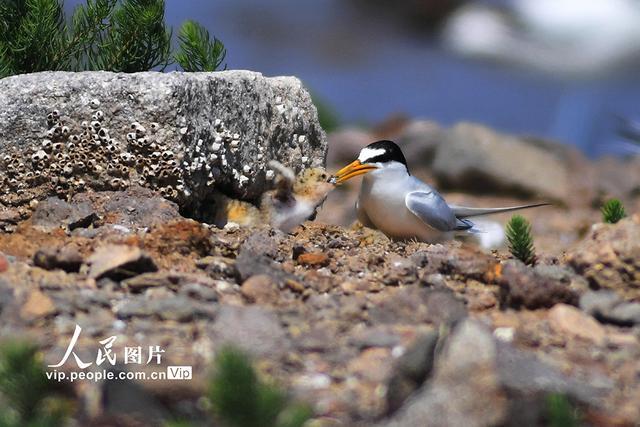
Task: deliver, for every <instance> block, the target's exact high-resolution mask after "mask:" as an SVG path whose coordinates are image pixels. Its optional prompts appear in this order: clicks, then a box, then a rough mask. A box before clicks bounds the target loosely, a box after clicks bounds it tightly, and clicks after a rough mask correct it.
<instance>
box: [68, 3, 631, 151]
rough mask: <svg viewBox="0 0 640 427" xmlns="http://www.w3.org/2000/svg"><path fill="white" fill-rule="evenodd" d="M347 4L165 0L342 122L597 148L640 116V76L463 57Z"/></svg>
mask: <svg viewBox="0 0 640 427" xmlns="http://www.w3.org/2000/svg"><path fill="white" fill-rule="evenodd" d="M77 3H78V0H67V2H66V6H67V7H68V8H70V7H73V6H74V5H75V4H77ZM348 3H349V2H345V1H340V0H322V1H315V2H293V1H290V0H269V1H268V2H264V1H261V0H244V1H238V0H216V1H208V0H188V1H177V0H168V1H167V21H168V23H169V24H171V25H172V26H174V29H175V31H177V28H178V26H179V25H180V23H181V22H183V21H184V20H186V19H195V20H197V21H199V22H201V23H202V24H204V25H205V26H207V28H208V29H209V30H210V32H211V33H212V34H214V35H216V37H218V38H220V39H221V40H223V41H224V43H225V45H226V47H227V50H228V56H227V63H228V67H229V68H230V69H251V70H256V71H261V72H262V73H264V74H266V75H295V76H298V77H299V78H300V79H302V80H303V81H304V83H305V84H306V85H307V86H308V87H309V88H310V89H312V90H313V92H315V93H316V94H318V95H319V96H320V97H321V98H322V99H323V100H324V101H326V103H327V104H329V105H330V106H332V107H333V108H334V109H335V110H336V112H337V113H338V115H339V117H340V118H341V120H342V122H343V123H350V122H358V123H362V122H369V123H375V122H376V121H380V120H382V119H384V118H386V117H388V116H390V115H392V114H396V113H405V114H406V115H408V116H410V117H421V118H428V119H433V120H436V121H438V122H440V123H442V124H444V125H450V124H453V123H456V122H458V121H461V120H468V121H475V122H480V123H483V124H486V125H488V126H491V127H494V128H496V129H500V130H503V131H507V132H514V133H518V134H529V135H537V136H542V137H548V138H552V139H555V140H558V141H561V142H564V143H569V144H574V145H576V146H578V147H580V148H581V149H583V150H584V151H585V152H586V153H588V154H591V155H597V154H602V153H605V152H612V151H614V149H615V144H616V142H618V141H619V139H620V138H619V137H618V136H617V135H616V129H615V124H616V116H617V115H620V116H626V117H640V80H639V79H632V78H626V79H609V80H598V81H574V82H572V81H567V80H563V79H561V78H556V77H553V76H549V75H542V74H534V73H533V72H526V71H522V70H517V71H515V70H512V69H507V68H502V67H499V66H497V65H492V64H486V63H480V62H474V61H470V60H465V59H461V58H458V57H454V56H452V55H451V54H449V53H447V52H444V51H442V50H441V49H440V48H439V47H438V45H437V42H436V41H435V40H434V39H433V38H430V37H427V36H425V35H411V34H409V33H408V32H406V31H402V28H401V27H398V25H397V23H391V22H387V20H385V19H384V17H380V16H375V15H371V14H366V15H365V14H363V13H361V12H359V11H358V10H356V9H354V8H352V7H349V6H348ZM639 71H640V70H639ZM638 76H640V72H639V73H638Z"/></svg>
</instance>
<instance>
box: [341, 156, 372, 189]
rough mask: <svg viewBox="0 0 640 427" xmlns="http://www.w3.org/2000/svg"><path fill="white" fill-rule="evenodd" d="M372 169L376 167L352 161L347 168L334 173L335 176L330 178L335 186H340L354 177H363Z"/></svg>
mask: <svg viewBox="0 0 640 427" xmlns="http://www.w3.org/2000/svg"><path fill="white" fill-rule="evenodd" d="M374 169H377V167H376V166H373V165H368V164H363V163H360V160H354V161H353V162H351V163H349V164H348V165H347V166H345V167H343V168H342V169H340V170H339V171H338V172H336V174H335V175H334V176H333V177H332V181H333V182H335V184H336V185H337V184H342V183H343V182H345V181H347V180H349V179H351V178H353V177H354V176H358V175H363V174H365V173H367V172H370V171H372V170H374Z"/></svg>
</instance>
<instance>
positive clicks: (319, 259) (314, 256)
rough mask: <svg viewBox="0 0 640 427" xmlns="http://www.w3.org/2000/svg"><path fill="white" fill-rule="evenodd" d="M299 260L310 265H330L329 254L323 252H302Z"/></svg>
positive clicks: (300, 262)
mask: <svg viewBox="0 0 640 427" xmlns="http://www.w3.org/2000/svg"><path fill="white" fill-rule="evenodd" d="M297 261H298V263H299V264H302V265H306V266H308V267H324V266H327V265H329V255H327V254H325V253H322V252H307V253H304V254H301V255H300V256H299V257H298V260H297Z"/></svg>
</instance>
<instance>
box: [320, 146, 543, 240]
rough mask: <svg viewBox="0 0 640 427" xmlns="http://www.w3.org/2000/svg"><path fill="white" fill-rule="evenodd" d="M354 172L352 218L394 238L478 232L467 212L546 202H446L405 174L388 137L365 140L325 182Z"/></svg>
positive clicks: (398, 151) (475, 213) (435, 237)
mask: <svg viewBox="0 0 640 427" xmlns="http://www.w3.org/2000/svg"><path fill="white" fill-rule="evenodd" d="M358 175H364V178H363V180H362V186H361V187H360V194H359V195H358V200H357V201H356V211H357V215H358V220H359V221H360V222H361V223H362V225H364V226H366V227H369V228H376V229H378V230H380V231H382V232H383V233H384V234H386V235H387V236H389V237H392V238H397V239H412V238H417V239H418V240H422V241H425V242H433V241H438V240H443V239H450V238H452V237H453V234H454V232H457V231H468V232H480V231H481V230H479V229H477V228H475V227H474V224H473V222H472V221H471V220H469V218H470V217H475V216H480V215H489V214H493V213H500V212H508V211H514V210H518V209H527V208H533V207H537V206H544V205H548V203H536V204H531V205H522V206H510V207H502V208H472V207H466V206H456V205H452V204H448V203H447V202H446V201H445V200H444V198H443V197H442V196H441V195H440V193H438V192H437V191H436V190H435V189H434V188H433V187H431V186H430V185H428V184H427V183H425V182H422V181H420V180H419V179H417V178H416V177H414V176H412V175H411V174H410V173H409V168H408V166H407V161H406V159H405V157H404V154H402V150H401V149H400V147H398V145H396V144H395V143H394V142H392V141H377V142H374V143H372V144H369V145H367V146H366V147H365V148H363V149H362V150H361V151H360V154H359V156H358V159H357V160H354V161H353V162H352V163H350V164H349V165H347V166H345V167H344V168H342V169H340V170H339V171H338V172H337V173H336V175H335V176H333V177H332V179H331V182H333V183H335V184H341V183H343V182H345V181H347V180H349V179H351V178H353V177H355V176H358Z"/></svg>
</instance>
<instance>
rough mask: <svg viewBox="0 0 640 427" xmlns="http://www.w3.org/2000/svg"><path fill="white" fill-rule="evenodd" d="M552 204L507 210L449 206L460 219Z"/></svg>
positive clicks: (545, 204) (538, 204)
mask: <svg viewBox="0 0 640 427" xmlns="http://www.w3.org/2000/svg"><path fill="white" fill-rule="evenodd" d="M548 205H550V203H534V204H532V205H521V206H510V207H507V208H469V207H466V206H456V205H449V207H450V208H451V209H452V210H453V213H454V214H455V216H456V217H457V218H459V219H463V218H469V217H472V216H481V215H490V214H496V213H502V212H510V211H517V210H520V209H529V208H537V207H539V206H548Z"/></svg>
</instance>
